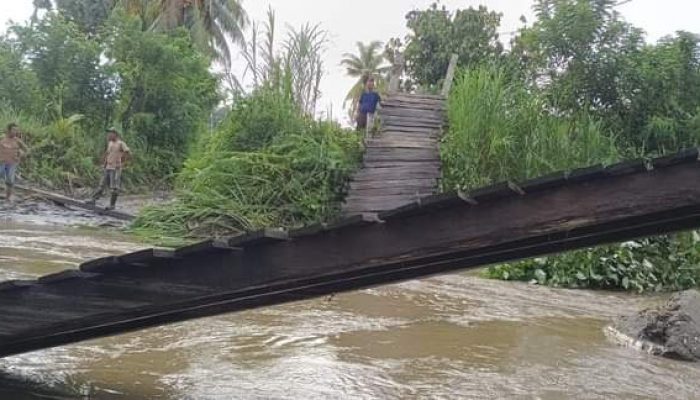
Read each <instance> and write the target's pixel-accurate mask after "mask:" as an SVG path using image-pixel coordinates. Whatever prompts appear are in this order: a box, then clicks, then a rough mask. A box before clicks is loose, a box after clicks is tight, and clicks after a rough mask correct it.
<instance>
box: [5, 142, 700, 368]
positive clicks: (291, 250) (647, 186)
mask: <svg viewBox="0 0 700 400" xmlns="http://www.w3.org/2000/svg"><path fill="white" fill-rule="evenodd" d="M697 182H700V163H699V162H698V151H697V150H696V149H693V150H688V151H685V152H682V153H679V154H676V155H673V156H670V157H664V158H659V159H655V160H651V161H645V160H636V161H630V162H626V163H622V164H617V165H612V166H608V167H603V166H593V167H590V168H585V169H581V170H575V171H569V172H561V173H556V174H552V175H549V176H546V177H542V178H539V179H534V180H531V181H527V182H519V183H512V182H505V183H502V184H498V185H494V186H491V187H487V188H483V189H479V190H475V191H473V192H470V193H453V194H442V195H434V196H429V197H425V198H420V199H418V200H416V201H413V202H410V203H409V204H407V205H405V206H402V207H399V208H396V209H393V210H389V211H384V212H380V213H376V214H370V215H357V216H350V217H347V218H344V219H341V220H339V221H337V222H335V223H333V224H320V225H315V226H309V227H306V228H303V229H298V230H293V231H282V230H276V229H275V230H270V229H268V230H263V231H260V232H253V233H249V234H245V235H242V236H238V237H231V238H225V239H221V240H211V241H206V242H202V243H198V244H195V245H192V246H188V247H183V248H179V249H174V250H173V249H171V250H163V249H147V250H143V251H139V252H135V253H131V254H125V255H122V256H117V257H107V258H103V259H99V260H93V261H88V262H86V263H84V264H83V265H81V266H80V268H79V269H74V270H67V271H63V272H60V273H57V274H52V275H49V276H44V277H41V278H39V279H37V280H28V281H17V280H15V281H7V282H3V283H0V309H2V313H0V356H9V355H13V354H18V353H23V352H27V351H32V350H38V349H43V348H48V347H52V346H59V345H64V344H68V343H74V342H78V341H82V340H86V339H92V338H97V337H101V336H107V335H114V334H119V333H123V332H127V331H132V330H138V329H144V328H148V327H153V326H157V325H163V324H168V323H173V322H178V321H184V320H189V319H193V318H200V317H206V316H212V315H217V314H222V313H228V312H234V311H241V310H247V309H253V308H256V307H262V306H268V305H273V304H280V303H285V302H291V301H297V300H302V299H309V298H314V297H318V296H324V295H327V294H331V293H337V292H343V291H349V290H357V289H361V288H366V287H370V286H374V285H381V284H387V283H393V282H400V281H404V280H408V279H414V278H419V277H425V276H430V275H434V274H441V273H448V272H453V271H459V270H464V269H468V268H474V267H479V266H483V265H487V264H492V263H500V262H506V261H513V260H518V259H522V258H527V257H534V256H540V255H545V254H550V253H556V252H561V251H566V250H572V249H577V248H583V247H589V246H595V245H600V244H606V243H612V242H619V241H624V240H629V239H633V238H637V237H643V236H648V235H656V234H662V233H667V232H674V231H681V230H687V229H692V228H697V227H700V185H698V184H697Z"/></svg>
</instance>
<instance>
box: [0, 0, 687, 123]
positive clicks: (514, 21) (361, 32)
mask: <svg viewBox="0 0 700 400" xmlns="http://www.w3.org/2000/svg"><path fill="white" fill-rule="evenodd" d="M432 2H433V0H243V5H244V6H245V8H246V10H247V11H248V13H249V15H250V17H251V19H252V20H260V21H262V20H264V19H265V15H266V12H267V9H268V7H269V6H272V8H273V9H274V10H275V11H276V12H277V20H278V23H279V28H283V27H285V25H292V26H299V25H301V24H303V23H305V22H307V21H309V22H312V23H320V24H321V25H322V27H323V28H324V29H326V30H327V31H328V32H329V33H330V39H331V41H330V44H329V48H328V52H327V53H326V65H327V69H328V72H327V75H326V77H325V79H324V81H323V85H322V88H321V89H322V91H323V98H322V101H321V103H320V104H319V108H321V109H326V108H327V107H328V106H330V105H332V106H333V109H334V112H335V115H336V116H340V115H341V113H340V112H339V111H340V107H341V106H342V103H343V99H344V98H345V94H346V93H347V91H348V89H349V88H350V87H351V86H352V84H353V80H352V79H350V78H347V77H346V76H345V74H344V70H343V68H341V67H340V65H339V63H340V60H341V58H342V55H343V53H346V52H354V51H355V42H357V41H363V42H368V41H372V40H381V41H386V40H387V39H389V38H391V37H396V36H404V35H405V33H406V29H405V20H404V16H405V14H406V13H407V12H408V11H410V10H412V9H414V8H425V7H427V6H428V5H430V4H431V3H432ZM442 3H443V4H445V5H447V6H448V8H450V9H455V8H466V7H469V6H477V5H479V4H484V5H486V6H488V7H489V8H490V9H493V10H496V11H499V12H502V13H503V15H504V16H503V22H502V26H501V29H500V30H501V31H502V32H512V31H514V30H516V29H517V28H519V27H520V26H521V23H520V22H519V19H520V16H522V15H524V16H526V17H527V18H528V20H530V19H531V18H530V16H531V15H532V14H531V10H530V8H531V5H532V1H531V0H442ZM619 9H620V11H621V12H622V14H623V16H624V17H625V19H626V20H627V21H629V22H632V23H633V24H634V25H636V26H638V27H641V28H643V29H644V30H645V31H646V32H647V34H648V40H650V41H655V40H657V39H658V38H660V37H663V36H665V35H668V34H672V33H674V32H676V31H678V30H687V31H691V32H700V1H699V0H665V1H660V0H632V1H631V2H630V3H628V4H625V5H623V6H621V7H620V8H619ZM31 12H32V0H0V21H7V20H10V19H11V20H14V21H24V20H26V19H27V18H28V17H29V16H30V15H31ZM279 28H278V29H279ZM503 40H504V41H505V42H507V41H508V37H507V36H504V37H503ZM343 115H344V113H343Z"/></svg>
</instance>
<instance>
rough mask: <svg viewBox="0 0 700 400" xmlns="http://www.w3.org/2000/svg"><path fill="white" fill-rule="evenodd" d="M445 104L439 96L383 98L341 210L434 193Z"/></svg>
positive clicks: (388, 205) (359, 210)
mask: <svg viewBox="0 0 700 400" xmlns="http://www.w3.org/2000/svg"><path fill="white" fill-rule="evenodd" d="M444 109H445V99H444V97H443V96H427V95H415V94H410V95H409V94H399V93H394V94H392V95H390V97H389V98H388V99H387V100H386V101H384V102H382V108H381V110H380V111H379V116H380V119H381V125H380V129H379V134H378V135H377V136H375V137H372V138H370V139H368V140H366V141H365V153H364V159H363V164H362V168H360V169H359V170H358V171H357V173H355V175H354V176H353V177H352V182H351V183H350V191H349V193H348V196H347V198H346V200H345V204H344V205H343V212H344V213H345V214H346V215H353V214H368V213H370V214H371V213H377V212H381V211H386V210H389V209H392V208H396V207H400V206H403V205H406V204H408V203H411V202H413V201H416V200H418V199H420V198H422V197H426V196H429V195H431V194H435V193H437V191H438V180H439V178H440V154H439V152H438V143H439V140H440V136H441V134H442V129H443V126H444V125H445V115H444Z"/></svg>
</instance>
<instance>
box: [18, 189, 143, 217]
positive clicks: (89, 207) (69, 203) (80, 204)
mask: <svg viewBox="0 0 700 400" xmlns="http://www.w3.org/2000/svg"><path fill="white" fill-rule="evenodd" d="M15 188H16V189H17V190H21V191H23V192H27V193H31V194H33V195H36V196H38V197H41V198H44V199H46V200H48V201H51V202H54V203H56V204H58V205H60V206H64V207H76V208H80V209H83V210H86V211H89V212H91V213H94V214H97V215H103V216H106V217H110V218H114V219H118V220H121V221H131V220H133V219H135V218H136V217H135V216H133V215H131V214H129V213H125V212H123V211H118V210H105V209H104V208H101V207H98V206H96V205H94V204H88V203H86V202H84V201H82V200H76V199H72V198H70V197H67V196H63V195H60V194H57V193H51V192H47V191H45V190H41V189H36V188H33V187H30V186H26V185H16V186H15Z"/></svg>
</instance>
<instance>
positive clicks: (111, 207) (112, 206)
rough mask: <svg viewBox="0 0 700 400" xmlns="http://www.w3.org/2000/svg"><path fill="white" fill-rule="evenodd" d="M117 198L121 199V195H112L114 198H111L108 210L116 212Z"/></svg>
mask: <svg viewBox="0 0 700 400" xmlns="http://www.w3.org/2000/svg"><path fill="white" fill-rule="evenodd" d="M117 198H119V193H112V197H110V198H109V207H107V210H114V209H115V208H116V207H117Z"/></svg>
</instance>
